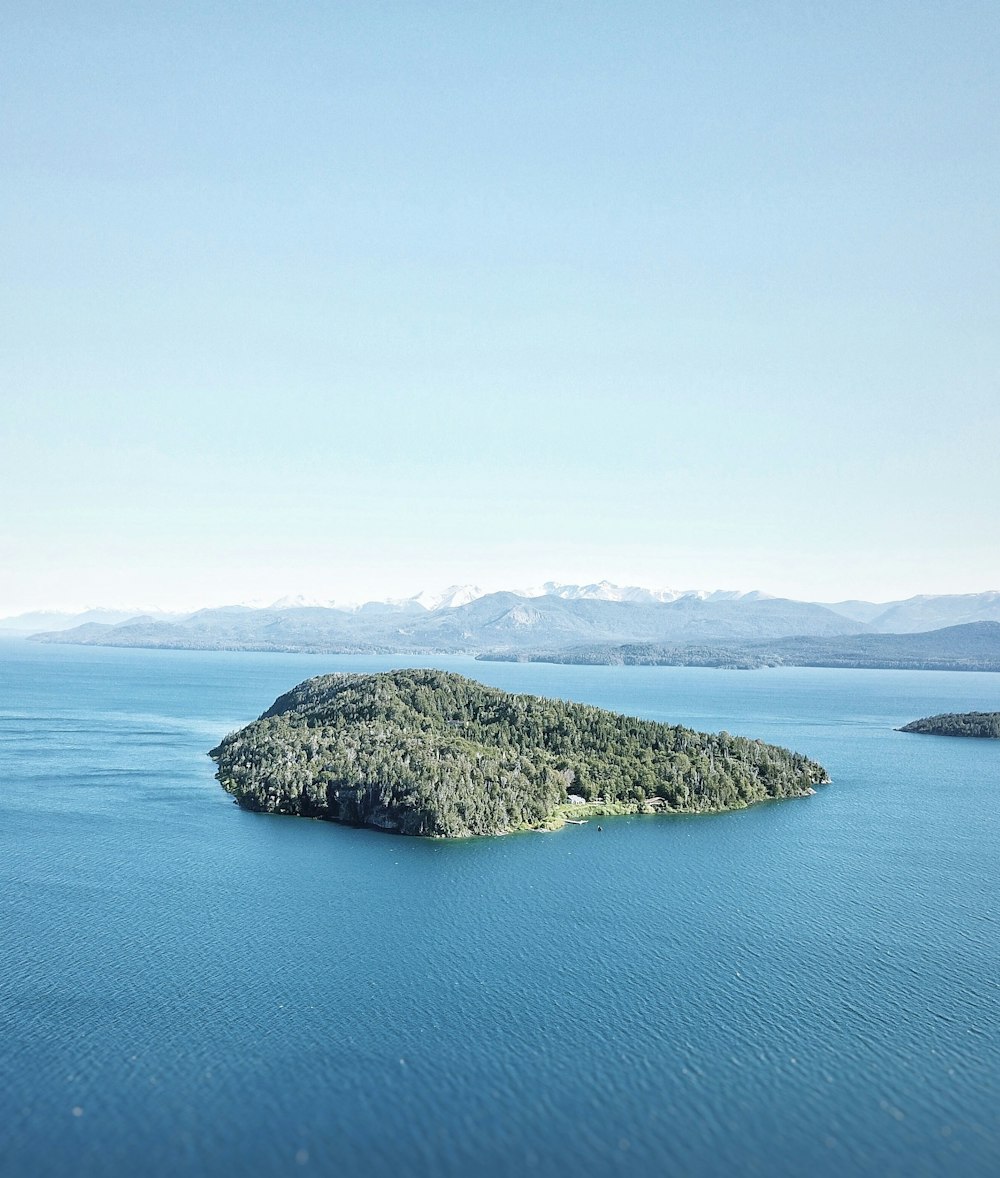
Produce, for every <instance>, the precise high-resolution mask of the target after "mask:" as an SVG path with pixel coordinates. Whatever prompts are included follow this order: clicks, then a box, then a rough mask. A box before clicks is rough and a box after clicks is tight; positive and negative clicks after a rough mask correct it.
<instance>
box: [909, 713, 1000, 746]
mask: <svg viewBox="0 0 1000 1178" xmlns="http://www.w3.org/2000/svg"><path fill="white" fill-rule="evenodd" d="M899 731H900V732H923V733H926V734H928V735H931V736H985V737H992V738H993V739H994V740H997V739H1000V712H942V714H941V715H940V716H925V717H924V719H922V720H914V721H913V722H912V723H911V724H904V725H903V727H902V728H900V730H899Z"/></svg>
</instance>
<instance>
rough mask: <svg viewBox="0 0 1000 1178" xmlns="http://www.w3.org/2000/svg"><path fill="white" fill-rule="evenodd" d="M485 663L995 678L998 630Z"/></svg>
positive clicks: (510, 656) (562, 654) (628, 646)
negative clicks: (986, 674) (848, 670)
mask: <svg viewBox="0 0 1000 1178" xmlns="http://www.w3.org/2000/svg"><path fill="white" fill-rule="evenodd" d="M479 657H480V658H482V659H485V660H488V661H500V662H507V661H511V660H516V661H520V662H545V663H587V664H596V665H621V666H695V667H734V668H741V669H751V668H755V667H767V666H772V667H777V666H799V667H859V668H864V667H868V668H880V669H888V670H923V671H928V670H930V671H1000V622H970V623H968V624H967V625H963V626H947V627H944V628H943V629H940V630H932V631H929V632H928V633H920V634H870V633H869V634H854V635H843V636H840V637H834V638H821V637H809V636H803V635H798V636H794V637H788V638H778V639H774V640H772V641H769V642H764V643H761V642H744V643H728V644H717V645H715V644H712V643H708V642H706V643H687V644H671V645H659V644H656V643H622V644H604V645H602V644H581V645H576V646H570V647H566V648H564V649H562V650H548V651H535V652H531V651H518V652H510V651H493V652H490V653H486V654H482V655H480V656H479Z"/></svg>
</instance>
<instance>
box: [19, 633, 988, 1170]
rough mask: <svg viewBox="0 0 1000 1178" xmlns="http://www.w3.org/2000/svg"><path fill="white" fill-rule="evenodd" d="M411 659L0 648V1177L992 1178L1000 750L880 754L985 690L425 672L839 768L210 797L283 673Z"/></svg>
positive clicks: (837, 680) (573, 670)
mask: <svg viewBox="0 0 1000 1178" xmlns="http://www.w3.org/2000/svg"><path fill="white" fill-rule="evenodd" d="M406 662H407V660H405V659H400V658H398V657H397V658H384V659H376V658H336V657H320V656H294V655H255V654H235V653H233V654H230V653H196V652H152V651H114V650H99V649H87V648H80V647H44V646H37V645H33V644H30V643H26V642H18V641H7V642H4V643H0V905H2V906H0V1020H2V1039H0V1052H2V1054H0V1173H2V1174H3V1175H4V1176H5V1178H6V1176H7V1175H22V1174H23V1175H38V1176H40V1178H44V1176H46V1175H71V1174H72V1175H80V1174H82V1175H132V1174H140V1173H141V1174H145V1175H151V1176H154V1178H155V1176H159V1175H171V1176H174V1175H176V1174H178V1173H185V1174H193V1175H215V1174H219V1175H221V1174H231V1173H239V1174H245V1175H251V1176H252V1175H272V1174H273V1175H280V1174H302V1173H309V1172H314V1173H329V1174H337V1175H374V1176H379V1175H392V1176H394V1178H400V1176H401V1175H428V1176H430V1175H465V1174H469V1173H470V1172H474V1173H476V1174H477V1175H478V1176H479V1178H490V1176H493V1175H515V1174H524V1173H528V1174H532V1173H534V1174H539V1175H548V1174H559V1175H561V1174H570V1173H572V1174H580V1175H606V1174H623V1175H625V1174H628V1175H663V1174H667V1173H674V1174H684V1175H732V1174H734V1173H736V1174H760V1175H779V1176H780V1175H789V1176H791V1175H796V1176H798V1175H802V1174H804V1173H808V1174H809V1175H810V1176H811V1178H824V1176H827V1175H829V1176H831V1178H832V1176H835V1175H836V1176H840V1175H844V1174H858V1175H879V1176H882V1175H901V1176H903V1175H905V1176H907V1178H912V1176H914V1175H942V1176H944V1175H948V1176H951V1175H956V1174H959V1175H975V1176H978V1175H983V1176H986V1175H990V1176H993V1175H996V1174H998V1173H1000V965H998V962H1000V952H998V948H1000V935H998V934H1000V742H996V741H994V742H990V741H975V740H955V739H947V738H938V737H922V736H912V735H909V736H908V735H903V734H901V733H898V732H895V731H894V730H893V729H894V727H895V726H896V725H899V724H901V723H905V722H906V721H908V720H912V719H915V718H917V717H918V716H923V715H928V714H931V713H934V712H940V711H965V710H971V709H974V708H978V709H990V710H1000V676H997V675H986V674H966V673H962V674H955V673H934V672H925V673H911V672H894V671H832V670H812V669H804V668H801V669H799V668H796V669H792V668H789V669H782V670H770V671H760V672H727V671H715V670H699V669H690V668H606V667H555V666H517V665H508V664H481V663H474V662H472V661H471V660H464V659H442V658H436V659H433V660H420V662H422V663H423V664H424V665H436V666H441V667H444V668H446V669H452V670H459V671H462V672H464V673H468V674H470V675H473V676H474V677H476V678H479V679H481V680H483V681H485V682H490V683H494V684H496V685H498V686H501V687H504V688H508V689H515V690H523V691H530V692H534V693H537V694H544V695H553V696H560V697H563V698H567V699H577V700H584V701H587V702H590V703H596V704H600V705H602V706H606V707H610V708H614V709H617V710H621V711H625V712H630V713H633V714H636V715H641V716H646V717H649V718H653V719H662V720H668V721H672V722H679V723H685V724H689V725H691V726H693V727H696V728H701V729H706V730H719V729H727V730H728V731H730V732H737V733H743V734H747V735H750V736H759V737H761V738H763V739H766V740H770V741H776V742H778V743H781V744H785V745H788V746H790V747H793V748H795V749H797V750H799V751H801V752H803V753H806V754H807V755H809V756H811V757H815V758H816V759H817V760H819V761H821V762H822V763H823V764H824V765H825V766H826V767H827V768H828V769H829V771H830V773H831V776H832V777H833V785H831V786H829V787H826V788H823V789H821V790H820V791H819V792H818V793H817V794H816V796H815V797H812V798H809V799H805V800H795V801H789V802H781V803H773V804H768V805H764V806H759V807H756V808H754V809H752V810H749V811H745V812H742V813H735V814H727V815H720V816H710V817H693V818H653V817H649V818H638V817H636V818H620V819H612V820H605V821H603V822H602V825H603V828H604V829H603V831H602V832H601V833H598V832H597V829H596V824H594V823H591V824H589V825H587V826H582V827H570V828H568V829H566V830H564V831H561V832H558V833H554V834H525V835H518V836H513V837H508V838H502V839H480V840H469V841H461V842H453V843H452V842H440V841H425V840H412V839H403V838H399V837H394V836H391V835H385V834H380V833H377V832H372V831H363V830H352V829H347V828H343V827H338V826H333V825H329V824H325V823H317V822H308V821H304V820H301V819H289V818H277V817H271V816H266V815H255V814H249V813H244V812H242V811H240V810H239V809H237V807H235V806H234V805H233V804H232V801H231V799H230V798H229V797H228V796H227V795H226V794H224V793H223V792H222V790H221V789H220V788H219V786H218V784H217V783H216V782H215V780H214V777H213V772H214V766H213V765H212V763H211V761H210V760H209V759H208V757H207V756H206V750H207V749H208V748H210V747H211V746H212V745H213V744H215V743H216V741H217V740H218V739H219V737H221V736H222V735H224V734H225V733H226V732H227V731H229V730H231V729H233V728H235V727H238V726H239V725H241V724H243V723H245V722H247V721H248V720H250V719H252V718H253V717H255V716H256V715H258V714H259V713H260V712H261V711H263V710H264V708H265V707H267V706H268V705H269V704H270V703H271V701H272V700H273V699H274V697H275V696H276V695H278V694H279V693H280V692H282V691H284V690H286V689H287V688H289V687H290V686H292V685H293V684H294V683H296V682H298V681H300V680H302V679H304V678H307V677H308V676H310V675H313V674H319V673H322V672H325V671H330V670H349V669H360V668H364V669H387V668H389V667H392V666H399V665H403V664H404V663H406ZM411 662H412V660H411Z"/></svg>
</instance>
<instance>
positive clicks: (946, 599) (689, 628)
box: [0, 581, 1000, 654]
mask: <svg viewBox="0 0 1000 1178" xmlns="http://www.w3.org/2000/svg"><path fill="white" fill-rule="evenodd" d="M49 619H51V620H49ZM46 620H48V624H46ZM981 621H1000V592H996V591H991V592H986V593H975V594H963V595H949V596H945V595H938V596H929V595H922V596H918V597H913V598H909V599H907V600H906V601H896V602H886V603H882V604H878V603H873V602H860V601H847V602H836V603H832V604H824V603H818V602H802V601H793V600H791V599H788V598H781V597H772V596H769V595H768V594H765V593H760V592H750V593H742V592H736V591H728V590H723V591H713V592H694V591H692V592H684V593H681V592H674V591H672V590H649V589H642V588H639V587H636V586H628V587H620V586H616V585H612V584H610V583H609V582H606V581H604V582H599V583H596V584H592V585H564V584H557V583H554V582H548V583H547V584H546V585H544V586H542V587H541V591H534V590H525V591H519V592H513V591H504V592H499V593H483V592H482V591H481V590H479V589H477V588H476V587H474V586H460V585H455V586H451V587H449V588H448V589H447V590H445V591H443V592H441V593H438V594H418V595H416V596H414V597H410V598H404V599H396V600H386V601H370V602H365V603H364V604H361V605H351V606H335V605H331V604H316V603H308V602H305V601H304V600H303V599H301V598H297V599H287V598H286V599H283V600H281V601H277V602H272V603H271V604H269V605H267V606H256V605H253V604H244V605H234V606H224V607H220V608H214V609H203V610H198V611H196V612H194V613H191V614H179V615H178V614H175V615H166V614H162V613H161V614H157V615H150V614H146V615H140V616H136V617H124V618H123V617H121V616H120V615H115V614H110V615H104V616H101V614H100V613H99V611H89V613H88V614H87V615H83V616H78V617H77V618H75V619H74V618H72V617H66V618H58V620H56V619H54V618H53V616H52V615H49V616H48V619H47V618H46V615H43V614H36V615H21V616H20V617H19V618H15V619H6V620H5V621H3V622H0V626H2V627H4V628H5V629H7V630H8V631H11V630H19V631H20V632H21V633H31V634H32V635H33V636H34V637H36V638H37V639H38V640H40V641H45V642H66V643H82V644H87V645H106V646H144V647H170V648H187V649H236V650H285V651H294V650H311V651H329V652H339V653H350V652H379V653H383V652H384V653H395V652H399V653H407V652H409V653H414V654H417V653H420V654H423V653H435V652H440V653H471V654H480V653H484V652H499V653H503V652H528V651H538V650H545V651H548V652H551V651H558V650H566V649H569V648H571V647H580V646H606V645H609V644H610V645H614V644H622V643H658V644H664V643H667V644H701V645H716V646H719V645H721V646H728V645H732V644H740V645H743V644H747V643H758V644H759V643H769V644H773V643H774V642H776V641H779V640H783V639H792V638H795V639H803V638H810V639H831V638H837V637H842V636H846V635H865V634H868V635H871V634H878V633H892V634H910V633H917V632H924V631H930V630H936V629H940V628H942V627H947V626H955V625H963V624H968V623H974V622H981ZM74 622H77V623H79V624H74ZM38 623H41V624H38Z"/></svg>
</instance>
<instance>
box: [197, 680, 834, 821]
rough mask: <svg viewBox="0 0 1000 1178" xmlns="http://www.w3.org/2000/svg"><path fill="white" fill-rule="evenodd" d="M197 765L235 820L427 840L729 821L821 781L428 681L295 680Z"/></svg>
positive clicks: (634, 722)
mask: <svg viewBox="0 0 1000 1178" xmlns="http://www.w3.org/2000/svg"><path fill="white" fill-rule="evenodd" d="M210 756H211V757H212V758H213V759H214V760H215V761H216V762H217V764H218V772H217V774H216V776H217V777H218V779H219V781H220V783H221V784H222V786H223V788H224V789H226V790H227V791H228V792H229V793H231V794H232V795H233V797H234V798H235V800H236V801H237V803H238V804H239V805H240V806H242V807H243V808H245V809H248V810H256V811H265V812H268V813H276V814H294V815H300V816H302V817H308V818H322V819H327V820H330V821H334V822H343V823H348V824H351V825H356V826H370V827H376V828H379V829H382V830H387V831H395V832H398V833H400V834H409V835H424V836H432V837H438V838H463V837H469V836H473V835H499V834H507V833H510V832H512V831H519V830H532V829H535V830H538V829H542V830H544V829H555V828H557V827H559V826H561V825H563V824H564V823H565V822H567V821H570V822H578V823H579V822H584V821H586V820H588V819H589V818H591V817H594V816H598V815H610V814H627V813H668V814H695V813H712V812H718V811H722V810H735V809H741V808H743V807H746V806H749V805H752V804H753V803H755V802H762V801H766V800H768V799H775V798H793V797H795V798H798V797H805V796H807V795H809V794H811V793H813V792H814V789H813V787H814V786H816V785H820V784H825V783H827V782H828V781H829V777H828V776H827V773H826V771H825V770H824V769H823V767H822V766H821V765H818V764H816V762H815V761H811V760H809V759H808V758H806V757H804V756H801V755H800V754H798V753H793V752H789V751H788V750H786V749H783V748H778V747H777V746H775V745H769V744H765V743H764V742H763V741H759V740H750V739H747V738H745V737H741V736H731V735H729V734H728V733H726V732H720V733H718V734H715V735H709V734H705V733H700V732H695V731H693V730H692V729H690V728H683V727H678V726H674V725H670V724H661V723H656V722H654V721H651V720H642V719H637V718H635V717H632V716H624V715H618V714H616V713H614V712H609V711H605V710H603V709H601V708H597V707H592V706H590V705H587V704H579V703H566V702H563V701H560V700H553V699H544V698H540V697H538V696H533V695H512V694H510V693H508V692H505V691H501V690H499V689H498V688H495V687H487V686H484V685H483V684H481V683H477V682H475V681H474V680H471V679H467V678H465V677H464V676H462V675H456V674H452V673H449V672H444V671H436V670H400V671H390V672H384V673H378V674H337V675H323V676H320V677H318V678H315V679H308V680H306V681H305V682H304V683H300V684H299V685H298V686H297V687H295V688H293V689H292V690H291V691H289V692H288V693H287V694H285V695H282V696H280V697H279V698H278V699H277V700H276V701H275V702H274V704H273V705H272V706H271V707H270V708H268V710H267V711H266V712H264V714H263V715H262V716H260V718H259V719H257V720H255V721H253V723H251V724H248V725H247V726H246V727H245V728H241V729H239V730H238V731H237V732H233V733H231V734H230V735H229V736H227V737H226V738H225V739H224V740H223V741H222V742H221V743H220V744H219V745H218V747H217V748H214V749H212V751H211V753H210Z"/></svg>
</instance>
